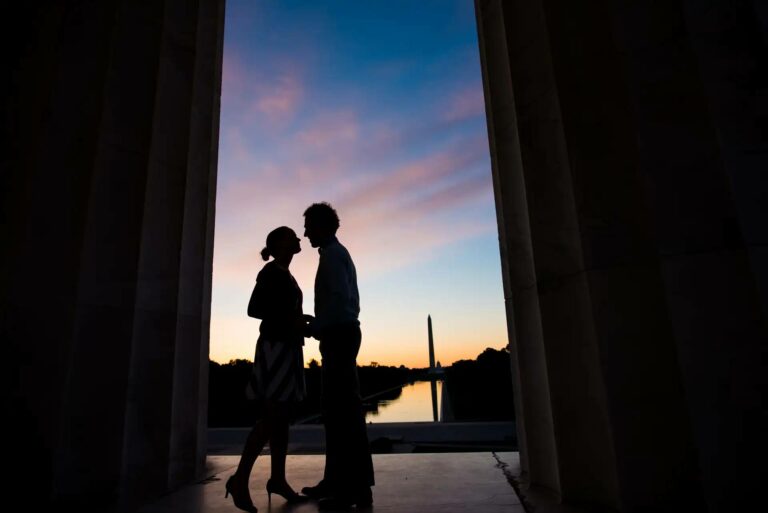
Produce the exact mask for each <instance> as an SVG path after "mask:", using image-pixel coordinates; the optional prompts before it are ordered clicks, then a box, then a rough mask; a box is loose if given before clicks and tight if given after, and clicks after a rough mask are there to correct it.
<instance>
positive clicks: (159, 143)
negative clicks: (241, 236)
mask: <svg viewBox="0 0 768 513" xmlns="http://www.w3.org/2000/svg"><path fill="white" fill-rule="evenodd" d="M7 19H8V18H6V20H7ZM12 19H13V21H14V23H15V24H16V25H18V28H20V30H19V31H16V32H15V33H16V34H19V33H21V34H24V36H23V37H19V38H18V39H15V40H14V41H11V43H12V45H11V49H12V52H11V53H12V55H11V59H10V64H9V68H10V71H11V73H10V77H11V84H12V89H11V91H10V95H8V96H7V97H6V104H7V105H9V112H10V113H11V116H10V122H9V123H8V124H7V127H9V128H10V130H9V133H8V136H7V138H6V139H7V140H11V141H13V142H14V144H13V145H12V151H11V152H9V153H8V155H6V156H5V157H4V158H5V159H6V161H7V164H8V167H7V169H9V170H10V172H9V173H7V174H4V176H3V193H4V196H5V198H4V199H5V200H7V201H5V202H4V206H3V212H2V214H3V221H4V222H3V223H2V226H3V233H2V236H3V238H4V240H7V241H9V246H8V247H9V249H10V250H9V251H8V253H7V254H5V255H4V259H3V262H2V263H3V268H2V273H3V274H2V278H3V282H2V286H3V287H2V301H3V317H2V325H1V326H0V328H1V329H2V333H3V337H2V338H3V340H4V341H6V343H7V347H8V356H9V359H8V362H7V365H8V367H9V369H8V372H7V373H6V376H7V377H8V378H7V379H9V380H10V383H9V386H8V388H7V389H8V390H10V391H11V397H9V399H10V400H9V404H8V406H9V412H10V413H11V418H14V419H16V421H15V422H14V423H12V424H13V425H12V426H11V434H10V435H8V436H9V441H11V440H12V441H13V443H12V448H11V454H10V455H9V456H10V457H11V458H12V460H13V461H19V462H20V463H19V468H18V469H16V470H14V472H15V473H16V474H15V475H16V476H18V477H19V478H21V480H20V482H18V483H14V484H13V486H14V487H15V488H16V491H17V493H19V492H24V491H27V492H28V493H27V494H26V495H25V496H27V497H34V500H36V501H39V502H38V504H40V505H48V506H51V507H56V508H59V509H64V510H66V509H69V508H71V509H77V510H83V511H89V510H99V511H108V510H112V509H115V508H116V509H132V508H134V507H135V506H137V505H139V504H142V503H144V502H146V501H147V500H149V499H151V498H154V497H157V496H158V495H160V494H162V493H164V492H166V491H168V490H169V489H170V488H171V487H173V486H175V485H177V484H179V483H182V482H189V481H190V480H191V479H193V478H195V477H196V476H198V475H199V473H200V471H201V470H202V465H203V463H204V458H205V445H204V443H202V440H204V439H205V427H206V422H205V416H206V402H207V396H206V393H207V381H206V377H207V374H206V372H207V359H208V322H209V317H210V310H209V309H210V278H211V274H210V272H211V265H210V263H211V259H212V242H213V233H212V231H213V230H212V227H213V223H212V219H213V207H214V199H215V185H214V184H215V176H216V159H217V153H216V146H217V144H218V141H217V139H218V112H219V98H218V95H219V94H220V80H221V49H222V47H221V42H222V40H223V20H224V16H223V1H221V0H200V1H199V2H183V1H178V0H168V1H166V2H146V3H134V2H94V3H85V2H77V1H68V2H51V4H50V5H38V4H35V5H34V6H25V7H22V8H19V9H18V11H17V12H15V13H14V16H12ZM17 448H18V449H17Z"/></svg>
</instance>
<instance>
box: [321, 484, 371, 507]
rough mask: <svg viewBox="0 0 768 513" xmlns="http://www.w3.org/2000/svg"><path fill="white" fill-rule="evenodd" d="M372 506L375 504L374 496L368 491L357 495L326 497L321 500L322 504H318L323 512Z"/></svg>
mask: <svg viewBox="0 0 768 513" xmlns="http://www.w3.org/2000/svg"><path fill="white" fill-rule="evenodd" d="M371 504H373V494H372V493H371V490H370V489H368V490H362V491H361V492H359V493H355V494H343V495H331V496H330V497H325V498H323V499H320V502H318V503H317V507H318V509H323V510H329V509H331V510H332V509H336V510H338V509H349V508H351V507H352V506H357V507H358V508H367V507H368V506H370V505H371Z"/></svg>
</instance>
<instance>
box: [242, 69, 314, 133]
mask: <svg viewBox="0 0 768 513" xmlns="http://www.w3.org/2000/svg"><path fill="white" fill-rule="evenodd" d="M258 89H263V91H260V94H258V95H257V97H256V99H255V100H254V103H253V105H254V107H255V109H256V111H258V112H260V113H262V114H264V115H266V116H267V118H269V120H270V121H285V120H289V119H291V118H292V117H293V115H294V114H295V113H296V110H297V108H298V106H299V104H300V103H301V100H302V97H303V93H304V88H303V86H302V84H301V83H300V82H299V79H298V77H297V76H296V74H294V73H290V72H287V73H284V74H282V75H280V76H278V77H276V79H275V80H274V82H271V83H269V82H268V83H261V84H258Z"/></svg>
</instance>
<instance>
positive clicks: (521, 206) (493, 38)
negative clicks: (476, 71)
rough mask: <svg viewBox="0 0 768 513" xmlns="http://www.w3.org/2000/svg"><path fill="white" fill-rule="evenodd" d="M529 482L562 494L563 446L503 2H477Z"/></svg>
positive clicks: (517, 397)
mask: <svg viewBox="0 0 768 513" xmlns="http://www.w3.org/2000/svg"><path fill="white" fill-rule="evenodd" d="M475 5H476V11H477V31H478V37H479V46H480V54H481V63H482V69H483V84H484V89H485V100H486V119H487V122H488V141H489V144H490V149H491V166H492V171H493V186H494V194H495V200H496V216H497V221H498V225H499V249H500V252H501V269H502V280H503V285H504V302H505V307H506V314H507V324H508V338H509V350H510V355H511V359H512V379H513V390H514V397H515V417H516V426H517V438H518V446H519V450H520V462H521V466H522V471H523V476H522V477H523V479H524V480H525V481H526V482H527V483H530V485H531V486H533V487H536V488H539V489H542V490H543V491H545V492H548V493H551V494H554V495H559V494H560V483H559V474H558V469H557V448H556V446H555V434H554V428H553V419H552V405H551V397H550V389H549V381H548V374H549V370H548V369H547V359H546V352H545V348H544V341H543V335H542V326H541V312H540V310H539V294H538V290H537V288H536V276H535V269H534V261H533V248H532V242H531V228H530V219H529V214H528V200H527V197H526V194H527V193H526V187H525V186H526V184H525V177H524V173H523V164H522V160H521V158H522V157H521V150H520V141H519V135H520V134H519V131H518V119H517V112H516V102H515V100H516V99H515V93H514V91H513V88H512V82H511V78H512V77H511V71H510V62H509V55H508V49H507V39H506V38H507V36H506V31H507V28H506V26H505V22H504V18H503V12H502V3H501V2H498V1H489V2H482V1H480V2H476V4H475Z"/></svg>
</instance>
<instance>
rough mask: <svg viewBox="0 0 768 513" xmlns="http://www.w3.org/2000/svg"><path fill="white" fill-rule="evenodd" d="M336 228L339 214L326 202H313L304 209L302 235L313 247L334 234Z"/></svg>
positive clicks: (337, 227)
mask: <svg viewBox="0 0 768 513" xmlns="http://www.w3.org/2000/svg"><path fill="white" fill-rule="evenodd" d="M338 229H339V216H338V214H337V213H336V211H335V210H334V209H333V207H332V206H331V205H329V204H328V203H326V202H324V201H323V202H322V203H313V204H312V205H310V206H309V208H308V209H307V210H305V211H304V236H305V237H306V238H308V239H309V243H310V244H311V245H312V247H313V248H316V247H318V246H320V244H321V243H323V242H324V241H326V240H328V239H329V238H330V237H332V236H334V235H336V230H338Z"/></svg>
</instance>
